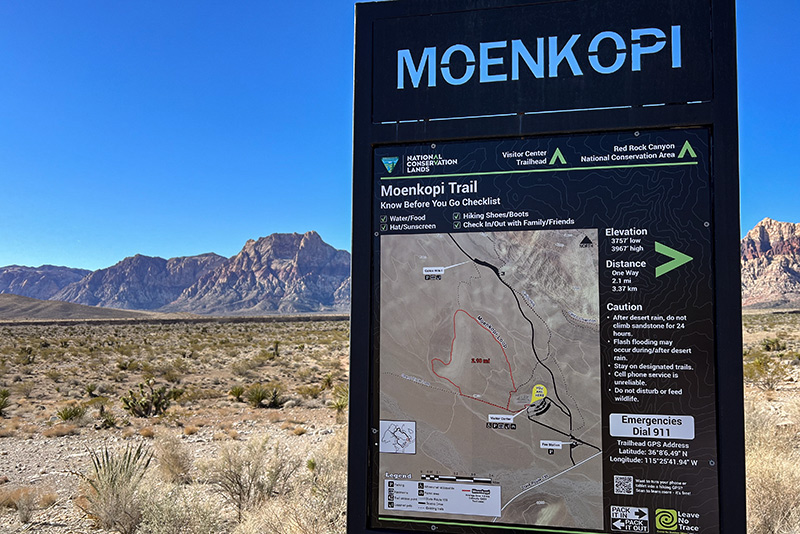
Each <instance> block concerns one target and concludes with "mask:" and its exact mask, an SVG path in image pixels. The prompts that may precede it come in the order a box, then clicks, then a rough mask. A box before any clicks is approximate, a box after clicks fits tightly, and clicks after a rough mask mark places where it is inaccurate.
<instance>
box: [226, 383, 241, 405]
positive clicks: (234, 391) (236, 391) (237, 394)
mask: <svg viewBox="0 0 800 534" xmlns="http://www.w3.org/2000/svg"><path fill="white" fill-rule="evenodd" d="M244 392H245V389H244V386H233V387H232V388H231V390H230V391H229V392H228V393H229V394H230V396H231V397H233V398H234V399H236V401H237V402H242V395H244Z"/></svg>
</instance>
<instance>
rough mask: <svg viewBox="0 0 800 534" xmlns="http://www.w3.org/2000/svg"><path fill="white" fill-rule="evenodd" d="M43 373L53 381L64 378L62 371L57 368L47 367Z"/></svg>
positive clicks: (59, 380)
mask: <svg viewBox="0 0 800 534" xmlns="http://www.w3.org/2000/svg"><path fill="white" fill-rule="evenodd" d="M44 375H45V376H46V377H47V378H49V379H50V380H52V381H53V382H61V381H62V380H63V379H64V373H62V372H61V371H59V370H58V369H48V370H47V371H45V373H44Z"/></svg>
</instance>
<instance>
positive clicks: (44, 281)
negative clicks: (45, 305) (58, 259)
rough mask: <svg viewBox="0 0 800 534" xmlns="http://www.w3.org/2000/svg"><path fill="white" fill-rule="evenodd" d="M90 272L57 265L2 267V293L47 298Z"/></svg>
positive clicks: (0, 282) (0, 285) (0, 274)
mask: <svg viewBox="0 0 800 534" xmlns="http://www.w3.org/2000/svg"><path fill="white" fill-rule="evenodd" d="M90 272H91V271H87V270H86V269H72V268H70V267H57V266H55V265H42V266H41V267H24V266H21V265H9V266H8V267H0V293H8V294H12V295H20V296H23V297H31V298H34V299H42V300H47V299H49V298H52V297H53V295H55V294H56V293H58V292H59V291H61V290H62V289H64V288H65V287H66V286H68V285H69V284H71V283H73V282H77V281H78V280H80V279H81V278H83V277H84V276H86V275H87V274H89V273H90Z"/></svg>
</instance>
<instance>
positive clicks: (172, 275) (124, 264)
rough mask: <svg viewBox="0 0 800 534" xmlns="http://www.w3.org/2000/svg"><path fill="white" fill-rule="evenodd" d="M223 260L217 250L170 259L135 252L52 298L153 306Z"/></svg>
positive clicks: (92, 303)
mask: <svg viewBox="0 0 800 534" xmlns="http://www.w3.org/2000/svg"><path fill="white" fill-rule="evenodd" d="M224 261H225V258H224V257H222V256H219V255H217V254H201V255H199V256H188V257H184V258H172V259H170V260H165V259H163V258H155V257H150V256H142V255H141V254H137V255H136V256H133V257H130V258H125V259H124V260H122V261H121V262H119V263H117V264H116V265H113V266H111V267H108V268H107V269H100V270H98V271H95V272H93V273H90V274H88V275H87V276H85V277H84V278H83V279H81V280H79V281H77V282H74V283H72V284H70V285H68V286H67V287H65V288H64V289H62V290H61V291H59V292H58V293H56V294H55V295H53V296H52V297H51V298H52V299H53V300H63V301H66V302H74V303H76V304H85V305H87V306H103V307H106V308H120V309H127V310H154V309H156V308H161V307H162V306H165V305H167V304H169V303H170V302H172V301H174V300H175V299H176V298H178V296H180V294H181V293H182V292H183V291H184V290H185V289H186V288H187V287H189V286H191V285H192V284H194V283H195V282H196V281H197V280H198V279H199V278H200V277H201V276H203V275H204V274H206V273H207V272H209V271H211V270H213V269H215V268H216V267H219V266H220V265H221V264H222V263H223V262H224Z"/></svg>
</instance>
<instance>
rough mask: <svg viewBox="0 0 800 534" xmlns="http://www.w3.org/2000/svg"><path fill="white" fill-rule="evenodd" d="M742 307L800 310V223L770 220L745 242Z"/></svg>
mask: <svg viewBox="0 0 800 534" xmlns="http://www.w3.org/2000/svg"><path fill="white" fill-rule="evenodd" d="M741 267H742V305H743V306H745V307H753V308H797V307H800V224H795V223H788V222H778V221H775V220H773V219H770V218H766V219H764V220H762V221H761V222H759V223H758V224H757V225H756V226H755V227H754V228H753V229H752V230H750V231H749V232H747V235H746V236H744V239H742V242H741Z"/></svg>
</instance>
